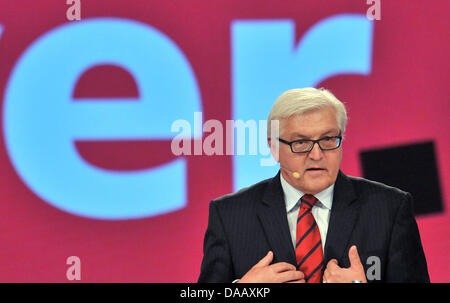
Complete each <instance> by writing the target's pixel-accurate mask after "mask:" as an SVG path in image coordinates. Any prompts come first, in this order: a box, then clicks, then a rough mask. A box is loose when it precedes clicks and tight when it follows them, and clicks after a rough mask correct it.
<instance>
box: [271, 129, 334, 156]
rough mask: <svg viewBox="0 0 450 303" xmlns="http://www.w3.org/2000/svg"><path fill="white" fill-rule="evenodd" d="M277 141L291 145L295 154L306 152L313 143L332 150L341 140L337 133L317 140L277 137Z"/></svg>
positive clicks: (311, 147)
mask: <svg viewBox="0 0 450 303" xmlns="http://www.w3.org/2000/svg"><path fill="white" fill-rule="evenodd" d="M278 141H280V142H281V143H284V144H287V145H289V146H290V147H291V151H292V152H293V153H296V154H302V153H308V152H310V151H311V150H312V149H313V148H314V144H316V143H317V144H318V145H319V147H320V149H321V150H333V149H337V148H339V146H341V142H342V136H341V134H339V135H338V136H332V137H323V138H320V139H318V140H306V139H301V140H295V141H291V142H289V141H286V140H283V139H281V138H278Z"/></svg>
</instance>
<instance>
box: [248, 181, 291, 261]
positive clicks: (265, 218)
mask: <svg viewBox="0 0 450 303" xmlns="http://www.w3.org/2000/svg"><path fill="white" fill-rule="evenodd" d="M257 212H258V217H259V219H260V221H261V224H262V226H263V228H264V231H265V234H266V236H267V240H268V241H269V244H270V246H271V247H272V250H273V253H274V263H275V262H289V263H291V264H293V265H295V264H296V261H295V252H294V247H293V246H292V241H291V237H290V232H289V226H288V222H287V213H286V205H285V202H284V193H283V189H282V187H281V182H280V173H279V172H278V174H277V175H276V176H275V177H274V178H273V179H272V180H271V181H270V183H269V184H268V187H267V189H266V191H265V192H264V195H263V201H262V203H259V204H258V209H257Z"/></svg>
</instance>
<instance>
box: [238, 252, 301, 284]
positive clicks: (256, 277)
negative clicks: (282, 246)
mask: <svg viewBox="0 0 450 303" xmlns="http://www.w3.org/2000/svg"><path fill="white" fill-rule="evenodd" d="M272 260H273V252H271V251H269V253H268V254H267V255H266V256H265V257H264V258H262V259H261V260H260V261H259V262H258V263H256V264H255V266H253V267H252V268H251V269H250V270H249V271H248V272H247V273H246V274H245V275H244V276H243V277H242V279H240V280H239V282H238V283H284V282H288V283H305V275H304V274H303V273H302V272H301V271H299V270H296V268H295V266H294V265H292V264H289V263H286V262H279V263H275V264H272V265H270V263H271V262H272Z"/></svg>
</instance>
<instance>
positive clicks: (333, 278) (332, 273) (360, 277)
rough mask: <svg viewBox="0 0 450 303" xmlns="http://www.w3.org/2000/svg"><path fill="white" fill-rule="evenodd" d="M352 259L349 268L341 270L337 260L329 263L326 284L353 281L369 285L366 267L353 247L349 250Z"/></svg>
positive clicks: (324, 276)
mask: <svg viewBox="0 0 450 303" xmlns="http://www.w3.org/2000/svg"><path fill="white" fill-rule="evenodd" d="M348 257H349V259H350V267H349V268H341V267H339V265H338V262H337V260H336V259H332V260H330V261H329V262H328V264H327V268H326V269H325V272H324V274H323V282H324V283H351V282H352V281H355V280H356V281H362V282H364V283H367V280H366V275H365V273H364V267H363V265H362V264H361V260H360V259H359V255H358V250H357V249H356V246H355V245H353V246H352V247H350V249H349V250H348Z"/></svg>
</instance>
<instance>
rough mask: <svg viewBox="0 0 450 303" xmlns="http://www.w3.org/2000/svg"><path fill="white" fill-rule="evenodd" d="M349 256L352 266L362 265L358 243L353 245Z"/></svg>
mask: <svg viewBox="0 0 450 303" xmlns="http://www.w3.org/2000/svg"><path fill="white" fill-rule="evenodd" d="M348 258H349V259H350V267H355V266H362V264H361V259H360V258H359V254H358V249H357V248H356V245H353V246H352V247H350V249H349V250H348Z"/></svg>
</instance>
